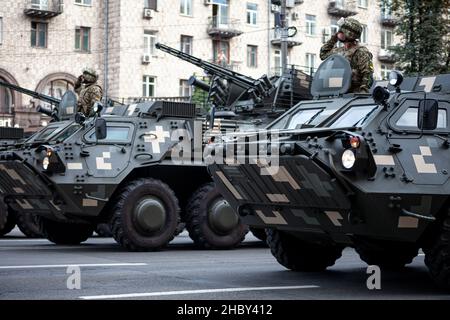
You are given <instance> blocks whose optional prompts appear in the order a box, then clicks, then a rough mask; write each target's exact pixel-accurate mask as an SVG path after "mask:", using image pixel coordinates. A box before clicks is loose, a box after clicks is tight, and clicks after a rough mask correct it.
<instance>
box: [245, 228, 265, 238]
mask: <svg viewBox="0 0 450 320" xmlns="http://www.w3.org/2000/svg"><path fill="white" fill-rule="evenodd" d="M249 229H250V232H251V233H252V234H253V235H254V236H255V237H256V238H258V239H259V240H261V241H266V240H267V235H266V230H265V229H261V228H252V227H250V228H249Z"/></svg>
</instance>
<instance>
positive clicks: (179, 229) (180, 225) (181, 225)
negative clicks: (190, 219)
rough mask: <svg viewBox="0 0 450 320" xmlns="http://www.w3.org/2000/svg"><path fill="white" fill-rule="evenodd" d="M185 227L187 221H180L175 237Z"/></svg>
mask: <svg viewBox="0 0 450 320" xmlns="http://www.w3.org/2000/svg"><path fill="white" fill-rule="evenodd" d="M184 229H186V222H179V223H178V226H177V228H176V229H175V234H174V235H175V237H176V236H179V235H180V234H181V233H182V232H183V231H184Z"/></svg>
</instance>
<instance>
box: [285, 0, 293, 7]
mask: <svg viewBox="0 0 450 320" xmlns="http://www.w3.org/2000/svg"><path fill="white" fill-rule="evenodd" d="M293 7H295V0H286V8H293Z"/></svg>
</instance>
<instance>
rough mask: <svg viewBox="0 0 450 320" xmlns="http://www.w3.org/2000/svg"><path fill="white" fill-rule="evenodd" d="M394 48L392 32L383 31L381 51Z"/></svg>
mask: <svg viewBox="0 0 450 320" xmlns="http://www.w3.org/2000/svg"><path fill="white" fill-rule="evenodd" d="M391 46H392V31H390V30H382V31H381V49H385V50H388V49H389V48H390V47H391Z"/></svg>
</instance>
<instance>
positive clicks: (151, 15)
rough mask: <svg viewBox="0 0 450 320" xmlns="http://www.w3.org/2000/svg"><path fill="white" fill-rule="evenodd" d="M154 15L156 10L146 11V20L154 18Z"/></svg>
mask: <svg viewBox="0 0 450 320" xmlns="http://www.w3.org/2000/svg"><path fill="white" fill-rule="evenodd" d="M154 14H155V10H153V9H148V8H145V9H144V18H146V19H150V18H153V16H154Z"/></svg>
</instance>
